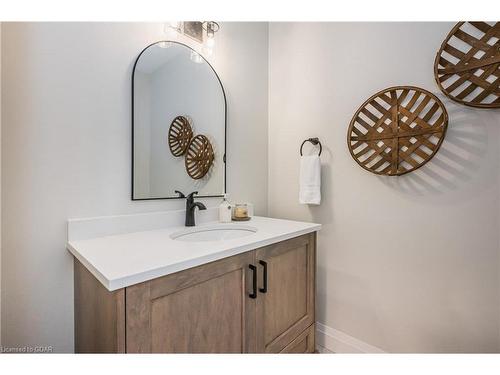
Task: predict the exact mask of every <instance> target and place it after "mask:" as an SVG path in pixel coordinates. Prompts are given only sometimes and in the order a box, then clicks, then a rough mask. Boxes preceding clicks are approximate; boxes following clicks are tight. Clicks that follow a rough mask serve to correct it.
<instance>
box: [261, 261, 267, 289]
mask: <svg viewBox="0 0 500 375" xmlns="http://www.w3.org/2000/svg"><path fill="white" fill-rule="evenodd" d="M259 264H260V265H262V267H264V274H263V279H264V287H263V288H259V291H260V292H261V293H267V262H264V261H263V260H259Z"/></svg>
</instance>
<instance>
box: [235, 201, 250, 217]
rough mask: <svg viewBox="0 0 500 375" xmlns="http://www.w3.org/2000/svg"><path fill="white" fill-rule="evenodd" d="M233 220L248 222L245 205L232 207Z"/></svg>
mask: <svg viewBox="0 0 500 375" xmlns="http://www.w3.org/2000/svg"><path fill="white" fill-rule="evenodd" d="M233 219H234V220H248V219H249V217H248V206H247V204H245V203H237V204H235V205H234V211H233Z"/></svg>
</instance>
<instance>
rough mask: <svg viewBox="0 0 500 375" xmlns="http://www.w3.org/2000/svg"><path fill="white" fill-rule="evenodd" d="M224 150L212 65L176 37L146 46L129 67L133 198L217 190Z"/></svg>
mask: <svg viewBox="0 0 500 375" xmlns="http://www.w3.org/2000/svg"><path fill="white" fill-rule="evenodd" d="M202 136H203V137H202ZM200 140H202V142H201V141H200ZM225 152H226V97H225V93H224V88H223V86H222V83H221V81H220V79H219V77H218V75H217V73H216V72H215V70H214V69H213V68H212V66H211V65H210V64H209V63H208V62H207V61H206V60H205V59H204V58H203V57H202V56H201V55H199V54H198V53H197V52H196V51H194V50H193V49H191V48H189V47H188V46H186V45H184V44H181V43H177V42H165V41H163V42H158V43H154V44H152V45H150V46H148V47H147V48H145V49H144V50H143V51H142V52H141V53H140V55H139V57H138V58H137V60H136V62H135V65H134V69H133V73H132V159H133V160H132V200H142V199H169V198H178V197H179V196H178V195H177V194H176V193H175V191H176V190H178V191H182V192H183V193H186V194H187V193H190V192H192V191H195V190H196V191H198V192H199V196H202V197H203V196H204V197H208V196H222V195H223V194H224V193H225V192H226V188H225V181H226V167H225V166H226V164H225Z"/></svg>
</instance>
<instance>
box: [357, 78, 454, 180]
mask: <svg viewBox="0 0 500 375" xmlns="http://www.w3.org/2000/svg"><path fill="white" fill-rule="evenodd" d="M447 126H448V113H447V112H446V109H445V107H444V105H443V103H441V102H440V101H439V99H438V98H437V97H436V96H435V95H433V94H431V93H430V92H428V91H426V90H424V89H421V88H418V87H413V86H396V87H390V88H387V89H385V90H382V91H380V92H378V93H376V94H375V95H373V96H372V97H370V98H369V99H368V100H367V101H366V102H364V103H363V104H362V105H361V107H360V108H359V109H358V110H357V111H356V113H355V114H354V117H353V118H352V120H351V123H350V124H349V129H348V132H347V145H348V147H349V151H350V153H351V155H352V157H353V158H354V160H356V162H357V163H358V164H359V165H360V166H361V167H363V168H364V169H366V170H367V171H370V172H373V173H376V174H379V175H388V176H398V175H402V174H405V173H408V172H411V171H414V170H415V169H417V168H419V167H421V166H422V165H424V164H425V163H427V162H428V161H429V160H430V159H431V158H432V157H433V156H434V154H435V153H436V152H437V151H438V149H439V147H440V146H441V143H442V142H443V139H444V136H445V134H446V128H447Z"/></svg>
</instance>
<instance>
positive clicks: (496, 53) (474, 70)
mask: <svg viewBox="0 0 500 375" xmlns="http://www.w3.org/2000/svg"><path fill="white" fill-rule="evenodd" d="M434 77H435V79H436V82H437V84H438V86H439V88H440V89H441V91H442V92H443V93H444V94H445V95H446V96H447V97H449V98H450V99H452V100H454V101H456V102H458V103H461V104H464V105H468V106H471V107H480V108H500V88H499V87H500V86H499V83H500V22H489V23H487V22H459V23H457V24H456V25H455V27H453V29H452V30H451V31H450V33H449V34H448V36H447V37H446V39H445V41H444V42H443V44H442V45H441V48H440V49H439V51H438V53H437V55H436V60H435V61H434Z"/></svg>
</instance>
